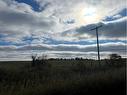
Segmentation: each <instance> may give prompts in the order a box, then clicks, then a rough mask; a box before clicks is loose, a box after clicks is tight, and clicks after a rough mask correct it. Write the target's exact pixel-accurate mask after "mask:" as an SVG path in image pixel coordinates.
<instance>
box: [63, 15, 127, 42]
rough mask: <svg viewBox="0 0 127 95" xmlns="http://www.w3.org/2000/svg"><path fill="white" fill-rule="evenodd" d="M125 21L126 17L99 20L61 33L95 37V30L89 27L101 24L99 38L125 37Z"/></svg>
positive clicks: (84, 37)
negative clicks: (106, 20) (105, 20)
mask: <svg viewBox="0 0 127 95" xmlns="http://www.w3.org/2000/svg"><path fill="white" fill-rule="evenodd" d="M126 21H127V18H126V17H124V18H121V19H118V20H115V21H109V22H101V23H97V24H89V25H86V26H81V27H79V28H75V29H72V30H68V31H64V32H63V33H62V35H64V36H68V35H69V36H71V37H77V38H78V39H90V38H96V32H94V31H93V30H92V31H91V29H93V28H95V27H96V26H99V25H102V27H101V28H100V29H99V37H100V39H101V40H102V39H107V40H108V39H110V40H111V39H125V37H126Z"/></svg>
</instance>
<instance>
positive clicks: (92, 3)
mask: <svg viewBox="0 0 127 95" xmlns="http://www.w3.org/2000/svg"><path fill="white" fill-rule="evenodd" d="M126 12H127V7H126V0H0V60H29V59H30V56H31V55H32V54H38V55H41V54H47V55H48V57H53V58H56V57H63V58H70V57H83V58H95V59H96V58H97V48H96V32H95V31H94V30H93V31H90V29H92V28H94V27H96V26H98V25H102V27H101V28H100V29H99V42H100V52H101V58H106V57H107V56H108V54H111V53H118V54H120V55H121V56H123V57H126V54H125V48H126V40H125V39H126V38H125V37H126V21H127V14H126Z"/></svg>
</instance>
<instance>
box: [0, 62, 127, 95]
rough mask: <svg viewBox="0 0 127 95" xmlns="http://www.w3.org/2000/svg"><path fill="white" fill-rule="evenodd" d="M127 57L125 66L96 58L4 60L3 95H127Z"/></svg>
mask: <svg viewBox="0 0 127 95" xmlns="http://www.w3.org/2000/svg"><path fill="white" fill-rule="evenodd" d="M125 63H126V62H125V60H124V62H122V65H121V66H114V65H108V64H107V63H106V62H105V61H104V60H103V61H101V65H99V64H98V62H97V61H96V60H47V61H46V64H40V65H38V66H35V67H31V62H30V61H28V62H27V61H26V62H25V61H22V62H20V61H17V62H16V61H15V62H14V61H10V62H0V95H126V93H125V91H126V76H125V75H126V70H125Z"/></svg>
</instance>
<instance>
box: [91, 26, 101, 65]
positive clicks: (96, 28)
mask: <svg viewBox="0 0 127 95" xmlns="http://www.w3.org/2000/svg"><path fill="white" fill-rule="evenodd" d="M100 27H102V25H100V26H96V27H95V28H93V29H91V30H96V37H97V52H98V61H99V64H100V49H99V37H98V29H99V28H100Z"/></svg>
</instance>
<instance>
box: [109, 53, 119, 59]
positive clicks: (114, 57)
mask: <svg viewBox="0 0 127 95" xmlns="http://www.w3.org/2000/svg"><path fill="white" fill-rule="evenodd" d="M109 57H110V59H113V60H115V59H121V56H120V55H119V54H110V55H109Z"/></svg>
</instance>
